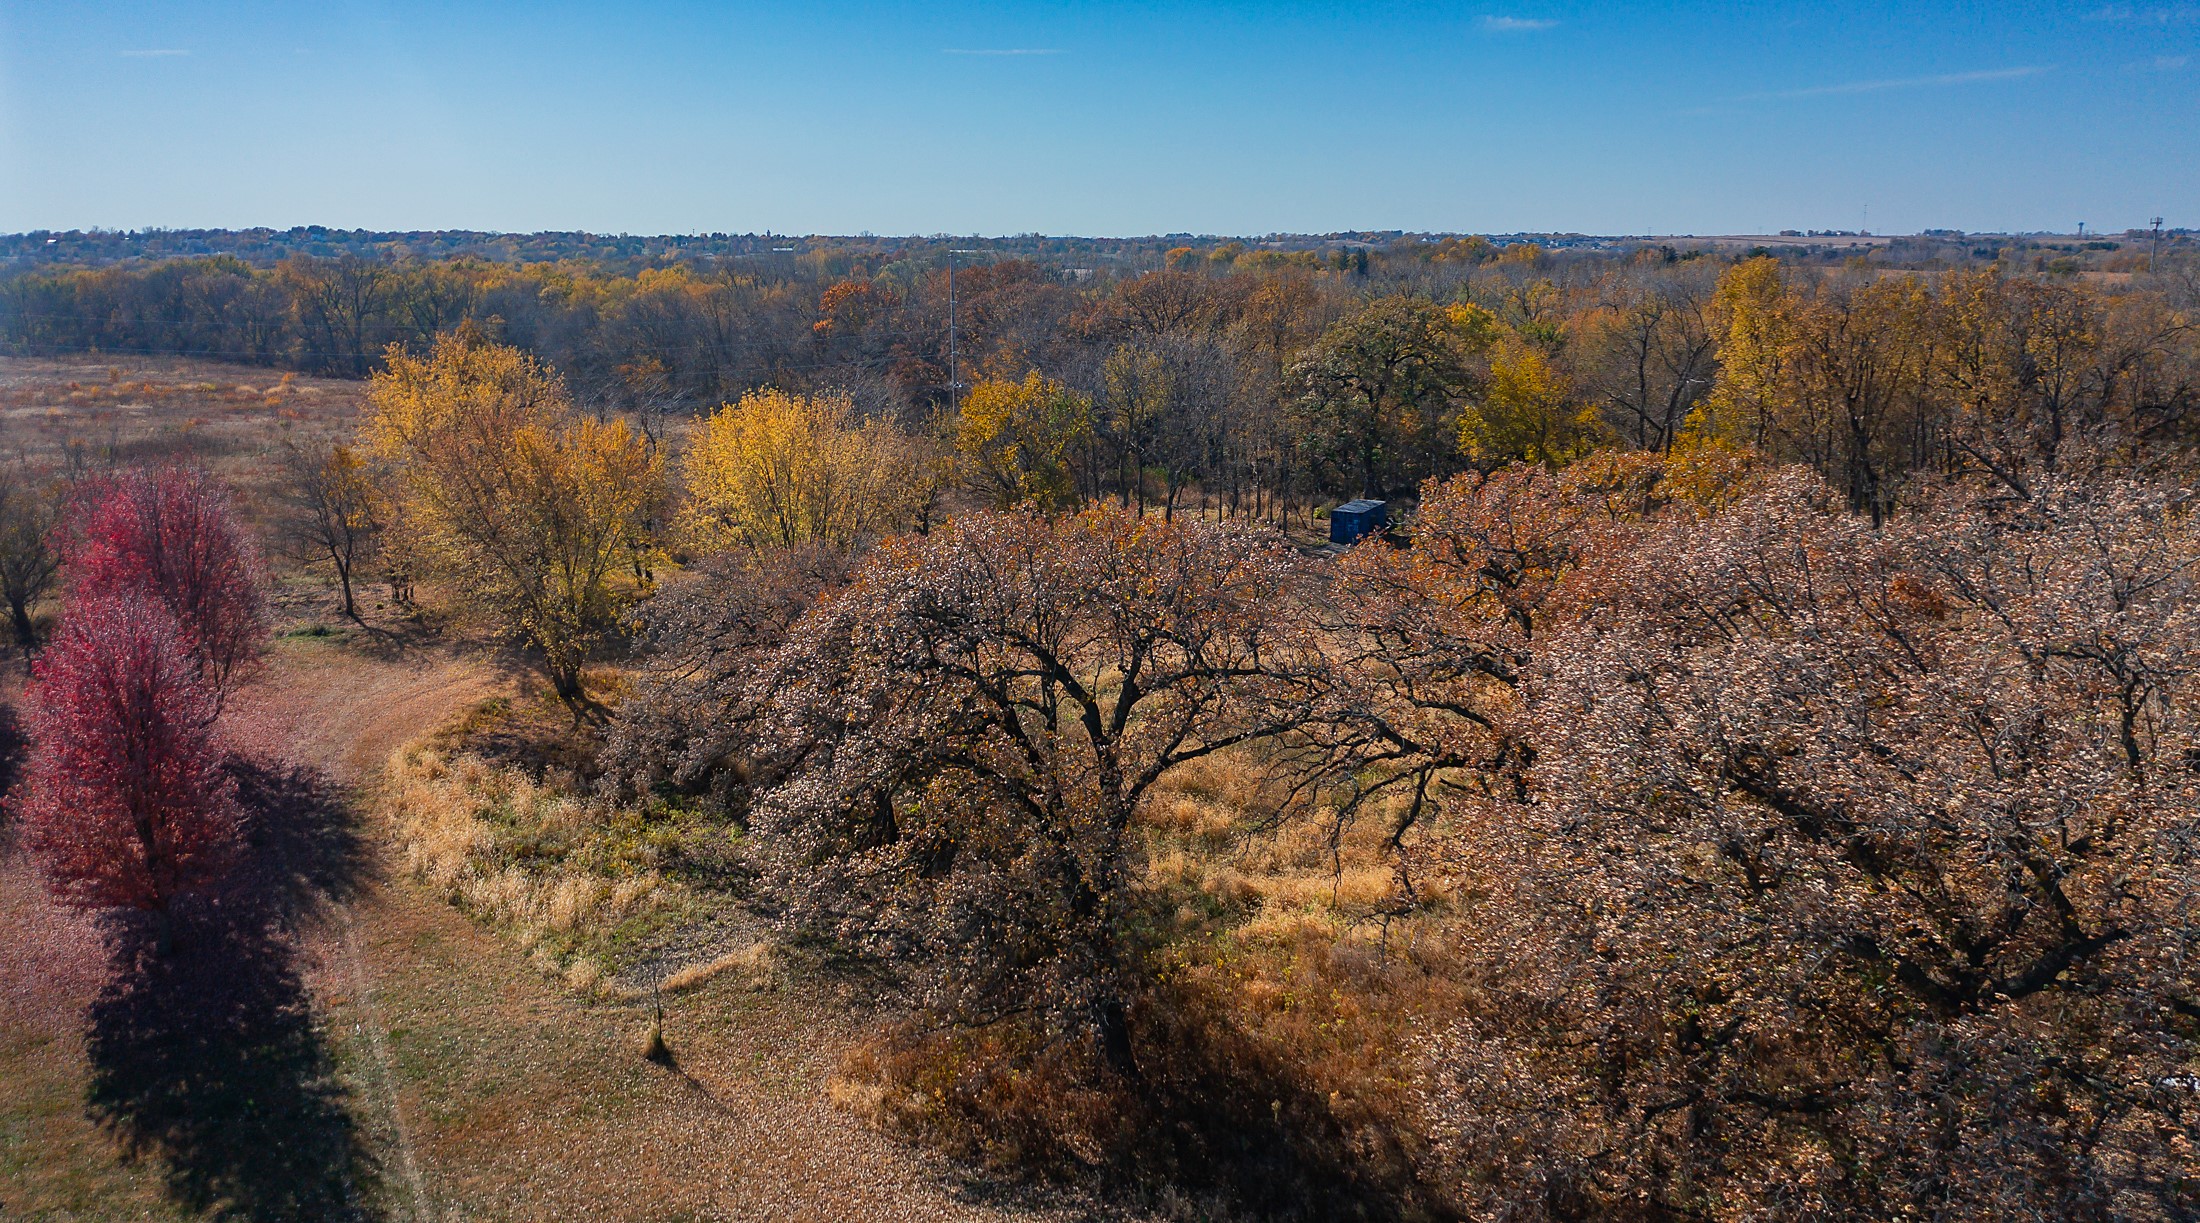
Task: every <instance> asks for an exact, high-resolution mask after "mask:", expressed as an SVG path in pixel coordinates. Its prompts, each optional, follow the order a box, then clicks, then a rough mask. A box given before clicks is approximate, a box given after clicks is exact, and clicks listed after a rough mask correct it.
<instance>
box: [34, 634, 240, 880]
mask: <svg viewBox="0 0 2200 1223" xmlns="http://www.w3.org/2000/svg"><path fill="white" fill-rule="evenodd" d="M34 675H35V687H34V689H33V693H32V699H31V702H30V704H31V727H30V729H31V741H32V748H31V752H30V758H29V761H28V763H27V767H26V770H25V772H26V776H25V779H24V782H25V784H24V787H23V790H22V792H21V797H20V798H19V799H18V800H17V803H18V806H17V811H18V814H19V816H20V818H21V820H22V825H23V831H24V834H25V840H26V842H27V844H28V845H29V847H30V849H31V851H32V853H33V854H35V855H36V856H37V859H38V861H39V864H40V867H41V869H42V871H43V872H44V875H45V878H46V882H47V886H48V887H49V888H50V889H51V890H52V891H53V893H54V895H55V896H56V897H58V898H59V899H60V900H62V901H63V902H64V903H67V904H71V905H75V906H77V907H79V908H86V909H107V908H131V909H140V910H150V911H161V910H165V909H167V907H168V905H169V903H170V901H172V900H174V899H175V898H176V897H177V896H178V895H179V894H182V893H185V892H188V891H191V890H193V889H196V888H200V887H203V886H205V885H206V884H207V883H209V882H211V881H212V880H213V879H214V878H216V877H217V876H218V875H219V874H220V872H221V870H222V868H223V867H224V866H225V865H226V864H227V862H228V860H229V858H230V856H231V853H232V851H233V849H234V848H235V845H236V841H237V835H238V827H239V814H238V806H237V801H236V795H235V787H234V785H233V784H232V783H231V782H230V781H229V779H228V778H227V777H226V776H225V774H224V773H223V772H222V769H221V752H220V749H219V746H218V744H217V743H216V741H215V738H214V734H213V730H212V724H213V722H214V716H215V694H214V691H213V689H212V687H211V686H210V685H209V684H208V683H207V681H206V679H205V678H204V677H203V675H202V672H201V669H200V667H199V665H198V663H197V662H196V661H195V660H194V659H193V658H192V654H191V649H190V646H189V645H188V644H187V643H186V635H185V634H184V633H183V632H182V631H181V630H180V629H179V628H178V627H177V625H176V620H175V617H173V616H171V615H170V614H169V613H168V610H167V608H166V607H165V606H163V605H162V604H161V602H160V601H159V600H158V599H157V598H155V597H154V596H152V595H151V594H149V593H143V592H136V591H124V592H121V593H117V594H108V595H98V596H94V597H90V598H80V599H78V600H75V601H74V602H72V603H71V605H70V607H69V610H68V613H67V614H66V615H65V616H64V617H63V618H62V621H61V626H60V629H59V630H58V631H57V632H56V633H55V635H54V638H53V641H52V643H51V644H50V646H49V647H48V649H47V650H46V652H45V653H44V654H43V655H41V656H40V658H39V661H38V664H37V667H36V669H35V671H34Z"/></svg>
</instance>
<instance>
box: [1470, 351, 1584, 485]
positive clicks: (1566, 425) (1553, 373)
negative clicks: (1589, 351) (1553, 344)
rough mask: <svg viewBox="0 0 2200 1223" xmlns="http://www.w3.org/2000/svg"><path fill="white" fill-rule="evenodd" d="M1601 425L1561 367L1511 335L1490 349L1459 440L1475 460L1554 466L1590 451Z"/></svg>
mask: <svg viewBox="0 0 2200 1223" xmlns="http://www.w3.org/2000/svg"><path fill="white" fill-rule="evenodd" d="M1601 433H1602V429H1601V428H1600V422H1599V421H1598V420H1597V412H1596V408H1595V406H1594V405H1592V404H1588V403H1584V402H1582V401H1581V400H1579V399H1577V398H1576V397H1575V395H1574V391H1573V384H1572V381H1571V380H1570V379H1568V378H1567V376H1566V374H1565V373H1564V371H1562V370H1560V369H1559V368H1558V367H1557V366H1556V365H1554V364H1552V363H1551V359H1550V357H1549V356H1548V355H1546V354H1545V353H1544V351H1543V350H1542V349H1541V348H1538V347H1537V346H1535V345H1533V344H1529V343H1527V342H1525V341H1523V340H1521V339H1520V338H1518V337H1516V336H1507V337H1506V338H1505V339H1503V340H1501V341H1500V342H1499V343H1498V345H1497V348H1496V351H1495V352H1493V353H1492V354H1491V355H1490V377H1489V384H1488V385H1487V386H1486V387H1485V388H1484V389H1483V392H1482V396H1481V398H1480V400H1479V401H1477V402H1476V403H1475V404H1474V405H1473V406H1472V408H1471V409H1470V410H1468V411H1466V412H1463V413H1461V414H1460V417H1459V445H1460V448H1461V449H1462V450H1464V451H1465V452H1466V454H1467V457H1469V458H1471V459H1473V460H1474V461H1475V462H1477V463H1482V464H1489V465H1495V464H1499V463H1511V462H1525V463H1541V464H1543V465H1544V466H1546V467H1558V466H1561V465H1563V464H1565V463H1569V462H1572V461H1573V460H1574V459H1577V458H1579V457H1581V456H1582V455H1584V454H1586V453H1588V452H1589V450H1590V449H1592V448H1593V447H1594V446H1595V445H1596V444H1597V441H1598V439H1599V436H1600V434H1601Z"/></svg>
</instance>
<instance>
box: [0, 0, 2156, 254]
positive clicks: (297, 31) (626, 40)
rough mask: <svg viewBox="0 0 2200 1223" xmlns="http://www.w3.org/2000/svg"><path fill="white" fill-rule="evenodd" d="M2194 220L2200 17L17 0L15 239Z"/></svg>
mask: <svg viewBox="0 0 2200 1223" xmlns="http://www.w3.org/2000/svg"><path fill="white" fill-rule="evenodd" d="M1867 210H1868V218H1869V225H1870V227H1871V228H1872V229H1873V230H1875V231H1878V232H1910V231H1915V230H1917V229H1921V228H1926V227H1953V228H1960V229H1970V230H1982V229H2055V230H2069V229H2071V228H2072V227H2074V226H2075V225H2076V224H2077V223H2078V222H2079V221H2081V220H2082V221H2086V222H2088V223H2089V224H2090V225H2091V226H2092V227H2094V228H2097V229H2104V230H2105V229H2121V228H2124V227H2126V226H2136V225H2141V224H2143V223H2144V222H2145V220H2146V218H2147V217H2150V216H2153V215H2156V214H2161V215H2164V216H2167V217H2168V218H2169V223H2170V224H2172V225H2200V0H2193V2H2192V3H2180V2H2178V0H2165V2H2163V3H2134V4H2106V5H2104V4H2102V3H2099V2H2095V3H2090V4H2077V5H2030V4H2023V3H2001V4H1967V5H1933V6H1926V5H1879V6H1872V5H1857V4H1822V5H1805V4H1728V5H1709V4H1670V5H1647V4H1642V5H1627V6H1616V5H1593V4H1569V3H1555V2H1554V3H1545V2H1532V0H1506V2H1505V3H1501V4H1497V5H1477V4H1433V3H1400V4H1380V5H1377V4H1341V3H1329V4H1316V3H1270V4H1260V5H1254V4H1222V3H1206V4H1093V3H1085V4H1076V3H1071V4H1048V5H1040V4H1025V3H1007V2H1000V0H991V2H981V3H961V4H936V5H918V4H864V3H844V2H841V0H811V2H807V3H799V4H770V5H764V4H744V3H716V4H709V3H676V2H671V0H634V2H630V3H623V4H609V3H605V4H573V3H565V4H558V3H551V4H529V5H519V4H512V5H502V4H488V3H467V2H465V0H446V2H444V3H411V2H409V0H376V2H368V0H324V2H321V3H314V4H299V3H283V4H273V3H266V4H244V3H231V4H210V3H194V2H191V0H168V2H165V3H135V2H132V3H82V2H78V3H48V2H46V0H9V3H7V4H5V5H0V229H5V230H20V229H28V228H70V227H88V226H93V225H100V226H107V227H111V228H136V227H144V226H244V225H273V226H289V225H295V224H323V225H333V226H345V227H350V226H364V227H370V228H383V229H410V228H444V227H453V228H482V229H513V230H534V229H590V230H596V231H600V232H630V233H658V232H697V231H708V230H722V231H738V232H745V231H755V230H763V229H771V230H776V231H779V232H793V233H810V232H816V233H854V232H858V231H864V230H869V231H873V232H878V233H932V232H954V233H976V234H1002V233H1018V232H1027V231H1034V230H1036V231H1040V232H1044V233H1092V234H1147V233H1163V232H1193V233H1232V234H1255V233H1266V232H1271V231H1278V230H1288V231H1328V230H1337V229H1392V228H1402V229H1411V230H1462V231H1474V232H1513V231H1521V230H1538V231H1540V230H1576V231H1584V232H1598V233H1757V232H1769V231H1773V230H1778V229H1788V228H1794V229H1811V228H1819V229H1833V228H1839V229H1854V228H1857V227H1859V226H1861V225H1864V224H1866V218H1867Z"/></svg>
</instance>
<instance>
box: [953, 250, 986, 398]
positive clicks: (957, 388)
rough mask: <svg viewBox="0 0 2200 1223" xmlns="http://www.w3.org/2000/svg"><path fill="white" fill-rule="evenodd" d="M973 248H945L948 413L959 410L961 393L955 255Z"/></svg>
mask: <svg viewBox="0 0 2200 1223" xmlns="http://www.w3.org/2000/svg"><path fill="white" fill-rule="evenodd" d="M979 253H981V252H978V251H974V250H957V249H956V248H954V247H949V248H947V411H948V414H949V415H953V414H954V413H955V412H958V411H960V410H961V408H960V407H959V402H958V397H959V396H960V395H961V394H962V365H961V362H960V360H959V358H958V355H957V353H956V351H955V256H957V255H976V254H979Z"/></svg>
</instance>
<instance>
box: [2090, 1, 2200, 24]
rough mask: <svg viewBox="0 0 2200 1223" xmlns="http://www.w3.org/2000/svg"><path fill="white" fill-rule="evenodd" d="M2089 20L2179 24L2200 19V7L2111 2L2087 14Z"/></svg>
mask: <svg viewBox="0 0 2200 1223" xmlns="http://www.w3.org/2000/svg"><path fill="white" fill-rule="evenodd" d="M2085 19H2086V20H2087V21H2119V22H2124V23H2127V24H2130V25H2177V24H2180V23H2183V22H2187V21H2193V20H2196V19H2200V8H2195V7H2194V6H2192V5H2189V4H2186V5H2179V6H2177V7H2175V8H2160V7H2157V8H2135V7H2133V6H2131V5H2129V4H2110V5H2106V6H2104V7H2102V8H2097V9H2095V10H2093V11H2092V12H2090V13H2087V14H2086V15H2085Z"/></svg>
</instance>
